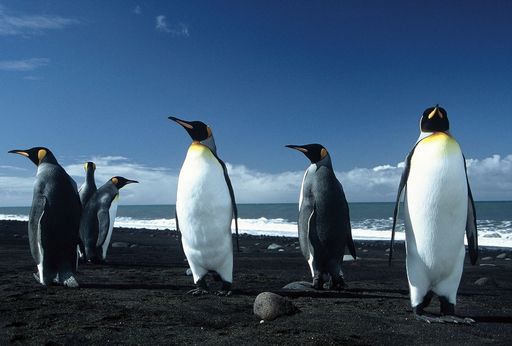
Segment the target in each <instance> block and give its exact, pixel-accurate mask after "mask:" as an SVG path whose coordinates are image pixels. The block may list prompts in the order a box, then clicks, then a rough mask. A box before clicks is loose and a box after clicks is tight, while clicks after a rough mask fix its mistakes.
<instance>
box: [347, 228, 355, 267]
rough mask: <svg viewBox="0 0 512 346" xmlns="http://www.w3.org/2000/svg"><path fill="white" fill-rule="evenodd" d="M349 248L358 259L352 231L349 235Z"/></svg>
mask: <svg viewBox="0 0 512 346" xmlns="http://www.w3.org/2000/svg"><path fill="white" fill-rule="evenodd" d="M349 227H350V226H349ZM347 247H348V251H350V254H351V255H352V257H353V258H354V259H356V257H357V256H356V246H355V245H354V239H352V230H351V231H350V232H348V234H347Z"/></svg>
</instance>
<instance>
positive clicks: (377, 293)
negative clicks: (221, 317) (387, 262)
mask: <svg viewBox="0 0 512 346" xmlns="http://www.w3.org/2000/svg"><path fill="white" fill-rule="evenodd" d="M270 291H271V292H273V293H276V294H279V295H280V296H283V297H288V298H329V299H340V298H346V299H400V300H409V296H408V295H409V291H408V290H399V289H396V290H393V289H362V288H346V289H344V290H341V291H336V290H327V289H325V290H313V289H307V290H296V289H285V288H281V289H271V290H270ZM261 292H262V291H261V290H245V291H244V290H242V289H236V290H233V294H236V295H246V296H257V295H258V294H260V293H261Z"/></svg>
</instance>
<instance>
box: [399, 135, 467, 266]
mask: <svg viewBox="0 0 512 346" xmlns="http://www.w3.org/2000/svg"><path fill="white" fill-rule="evenodd" d="M467 203H468V191H467V180H466V172H465V168H464V158H463V155H462V152H461V150H460V147H459V145H458V144H457V142H456V141H455V140H454V139H453V138H452V137H451V136H449V135H447V134H445V133H435V134H433V135H431V136H429V137H427V138H425V139H423V140H422V141H421V142H420V143H418V145H417V146H416V148H415V151H414V153H413V156H412V158H411V162H410V172H409V177H408V180H407V187H406V192H405V226H406V237H407V246H408V250H412V251H413V252H416V251H417V253H418V254H419V255H420V257H422V258H423V260H424V261H425V262H432V261H434V259H437V260H440V261H443V260H446V261H449V260H452V259H453V258H452V257H453V256H455V255H457V256H458V255H459V252H460V251H458V250H460V248H463V246H464V232H465V226H466V218H467V210H468V209H467ZM414 250H416V251H414Z"/></svg>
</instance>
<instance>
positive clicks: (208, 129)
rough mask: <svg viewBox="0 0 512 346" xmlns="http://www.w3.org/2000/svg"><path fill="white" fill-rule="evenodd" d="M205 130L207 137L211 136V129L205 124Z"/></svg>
mask: <svg viewBox="0 0 512 346" xmlns="http://www.w3.org/2000/svg"><path fill="white" fill-rule="evenodd" d="M206 131H208V137H211V136H212V129H211V128H210V126H208V125H207V126H206Z"/></svg>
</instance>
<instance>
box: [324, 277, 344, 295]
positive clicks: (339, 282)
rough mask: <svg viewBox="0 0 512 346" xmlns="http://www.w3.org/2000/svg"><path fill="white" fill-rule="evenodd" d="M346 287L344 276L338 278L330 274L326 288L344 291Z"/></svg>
mask: <svg viewBox="0 0 512 346" xmlns="http://www.w3.org/2000/svg"><path fill="white" fill-rule="evenodd" d="M346 287H347V285H345V280H344V279H343V276H340V277H338V278H337V279H336V280H333V278H332V277H331V276H329V282H327V283H325V284H324V288H325V289H326V290H335V291H344V290H345V288H346Z"/></svg>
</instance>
